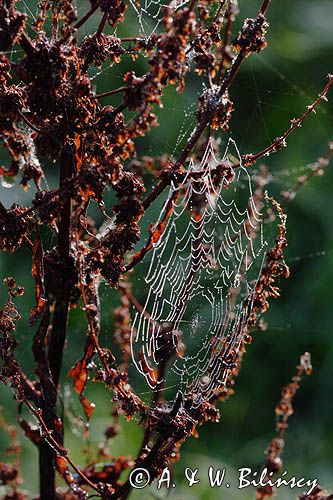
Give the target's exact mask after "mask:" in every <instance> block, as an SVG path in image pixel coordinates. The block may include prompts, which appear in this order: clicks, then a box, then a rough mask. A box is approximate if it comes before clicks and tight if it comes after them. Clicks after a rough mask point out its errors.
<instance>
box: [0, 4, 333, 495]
mask: <svg viewBox="0 0 333 500" xmlns="http://www.w3.org/2000/svg"><path fill="white" fill-rule="evenodd" d="M84 3H85V2H84ZM239 4H240V9H241V16H240V18H241V19H243V17H245V16H250V15H253V14H254V13H255V12H256V11H257V9H258V6H259V4H260V2H259V1H258V0H251V1H248V0H240V1H239ZM29 7H30V9H31V10H32V11H33V9H34V6H33V2H29ZM82 10H84V6H82ZM268 18H269V21H270V24H271V27H270V31H269V36H268V42H269V47H268V48H267V49H266V50H265V51H264V52H263V53H262V54H260V55H259V56H255V57H253V58H251V60H250V59H249V60H248V61H246V62H245V64H244V66H243V67H242V70H241V73H240V75H239V76H238V77H237V80H236V83H235V85H234V87H233V90H232V95H231V97H232V100H233V102H234V104H235V112H234V115H233V119H232V126H231V128H232V137H233V138H234V139H235V141H236V143H237V145H238V147H239V149H240V152H241V153H246V152H252V151H253V152H254V151H257V150H259V149H261V148H263V147H264V146H265V145H266V144H268V143H270V139H271V138H274V137H275V136H277V135H279V134H280V133H281V132H282V131H284V130H285V129H286V128H287V127H288V124H289V120H290V119H291V118H293V117H294V116H296V117H297V116H299V115H300V114H301V113H302V112H304V110H305V108H306V106H307V105H308V104H310V103H311V102H312V101H313V100H314V99H315V98H316V97H317V94H318V91H319V89H320V88H322V87H323V82H324V81H325V79H326V75H327V73H329V72H332V71H333V68H332V48H333V30H332V19H333V3H332V0H320V1H316V2H312V1H310V0H294V1H293V2H287V1H283V0H273V1H272V5H271V8H270V11H269V15H268ZM93 22H94V20H93V19H92V20H91V23H93ZM134 23H135V19H134V18H133V24H134ZM90 28H91V26H90ZM87 29H89V26H88V27H87ZM127 30H128V25H127ZM122 34H123V33H122ZM126 34H127V35H131V34H132V35H133V34H134V33H126ZM130 67H131V60H130V58H128V61H127V67H126V68H125V67H124V70H125V69H129V68H130ZM143 69H144V67H143ZM110 84H111V85H112V87H114V88H116V87H117V86H119V84H121V75H119V74H114V73H113V72H112V69H111V70H106V71H104V72H103V73H102V74H101V75H99V76H98V77H96V85H98V89H99V90H100V91H103V90H105V89H107V88H110ZM329 97H331V100H332V97H333V96H332V92H331V94H330V95H329ZM196 99H197V91H196V81H195V78H194V79H193V82H192V84H191V85H190V86H189V87H188V89H187V90H186V93H185V94H184V95H182V96H178V95H176V93H175V91H174V89H172V88H171V89H170V91H169V92H168V93H167V97H166V98H165V99H164V103H163V104H164V109H163V110H161V111H160V112H159V121H160V124H161V125H160V127H159V128H158V129H155V130H153V132H152V134H151V135H148V136H147V138H145V139H144V140H142V141H141V142H142V144H141V151H142V154H147V155H149V154H152V153H154V154H156V153H159V154H164V153H166V154H168V153H170V151H171V150H172V149H173V146H174V144H175V142H176V140H177V135H178V133H179V129H180V125H181V123H182V121H183V118H184V110H186V109H188V108H189V106H190V105H194V106H195V103H196ZM112 102H115V100H113V101H112ZM194 109H195V108H194ZM332 118H333V108H332V105H331V104H330V103H329V104H328V105H324V106H321V107H320V108H319V110H318V112H317V114H316V115H315V116H311V117H310V118H309V119H308V120H307V121H306V122H305V123H304V125H303V127H302V129H300V130H299V131H298V133H297V134H295V135H293V137H292V138H291V139H290V140H289V147H288V148H287V149H286V150H283V151H282V152H281V153H279V154H278V155H276V156H275V157H270V158H267V162H266V164H267V166H268V168H269V172H270V173H271V174H272V176H273V182H272V188H271V189H272V190H273V191H275V192H277V191H283V190H285V189H286V188H287V187H289V186H291V185H292V184H293V183H294V181H295V179H296V177H297V176H298V175H301V174H302V173H304V172H305V170H304V171H303V169H302V168H301V167H304V166H306V165H308V164H309V163H312V162H314V161H315V160H316V159H317V158H318V157H319V156H321V155H323V154H324V153H325V152H326V150H327V148H328V142H329V141H330V140H333V121H332ZM1 154H2V152H1V151H0V155H1ZM0 160H1V162H2V163H3V162H5V161H6V158H3V157H1V156H0ZM47 168H48V170H49V172H50V173H51V175H52V169H53V168H54V167H53V166H52V165H49V166H48V167H47ZM332 192H333V165H332V166H329V167H328V168H327V170H326V171H325V175H324V176H323V177H315V178H314V179H313V180H312V181H311V183H310V184H309V185H307V186H306V187H305V188H303V189H302V190H301V192H300V193H299V194H298V195H297V197H296V199H295V200H294V201H293V202H292V203H290V204H289V206H288V208H287V212H288V224H287V229H288V240H289V247H288V249H287V257H288V259H289V262H288V264H289V265H290V268H291V277H290V279H289V280H287V281H286V282H284V283H282V284H281V285H282V296H281V298H280V299H279V300H277V301H274V303H272V304H271V307H270V310H269V311H268V313H267V314H266V316H265V320H266V321H267V322H268V328H267V330H266V331H265V332H257V333H255V335H254V341H253V343H252V345H251V346H250V347H249V348H248V353H247V355H246V357H245V360H244V365H243V369H242V372H241V375H240V377H239V378H238V380H237V384H236V393H235V395H234V396H233V397H232V398H231V399H230V400H229V401H228V402H227V403H226V404H225V405H224V406H223V408H222V418H221V422H220V424H218V425H212V424H210V425H207V426H206V427H204V428H203V429H202V430H201V432H200V439H199V440H196V439H194V438H191V439H189V440H188V441H187V442H186V444H185V445H184V448H183V453H182V460H181V463H180V464H178V465H177V466H176V482H177V488H176V489H175V491H174V492H172V496H173V497H174V498H182V499H190V498H191V499H192V498H200V499H203V500H206V499H217V498H223V499H226V500H229V499H230V500H231V499H233V498H244V499H246V498H253V491H250V490H247V492H246V493H245V492H244V491H243V492H237V491H235V489H230V490H228V491H225V490H223V492H222V491H220V490H219V491H216V490H211V489H208V483H207V480H205V479H204V476H205V475H206V471H207V468H208V466H209V465H214V466H215V467H216V466H219V467H223V466H226V467H227V468H228V471H230V474H231V475H232V474H235V472H234V471H235V470H236V471H237V469H238V468H239V467H244V466H247V467H259V466H260V464H261V463H262V461H263V459H264V454H263V452H264V449H265V447H266V446H267V444H268V442H269V440H270V438H271V437H272V435H273V433H274V407H275V404H276V403H277V401H278V399H279V395H280V390H281V387H282V386H283V385H285V384H286V383H288V382H289V380H290V379H291V377H292V375H293V374H294V371H295V365H296V364H297V362H298V359H299V355H300V354H301V353H302V352H304V351H310V352H311V353H312V360H313V365H314V373H313V375H312V376H311V377H310V378H309V379H307V380H305V381H304V383H303V385H302V390H301V391H300V393H299V394H298V395H297V397H296V400H295V410H296V414H295V416H294V417H292V419H291V420H290V429H289V430H288V433H287V446H286V450H285V455H284V459H285V466H286V469H287V470H288V471H289V472H290V474H292V475H299V476H305V477H309V478H313V477H317V478H318V479H319V481H320V484H321V485H322V486H324V487H326V488H332V485H333V479H332V478H333V452H332V443H333V426H332V421H333V405H332V389H333V387H332V385H333V384H332V366H333V342H332V291H331V290H332V279H333V265H332V264H333V224H332V220H333V203H332ZM0 196H1V201H2V202H3V203H4V204H5V205H6V206H9V205H10V204H12V203H13V202H19V203H21V204H24V200H25V199H26V200H27V199H28V198H30V196H31V195H30V193H29V192H28V193H25V192H23V191H22V190H21V189H20V188H18V187H16V186H13V187H12V188H11V189H8V188H6V187H1V188H0ZM111 204H112V199H111V195H110V205H111ZM157 210H158V209H157V208H156V209H155V212H154V210H151V212H150V214H151V220H150V221H146V224H147V226H148V222H152V221H153V220H154V218H155V217H156V213H157ZM50 244H52V242H51V241H50ZM137 273H139V274H140V269H138V270H137ZM139 274H138V276H139ZM9 275H11V276H14V277H15V279H16V281H17V282H18V283H19V284H20V285H23V286H24V287H25V289H26V293H25V296H24V297H23V298H22V299H20V300H19V307H20V311H21V313H22V320H21V321H20V324H19V330H18V338H19V341H20V347H19V352H20V361H21V362H22V364H23V367H24V369H25V371H26V372H27V374H28V375H29V373H31V366H32V359H31V354H30V347H31V340H32V336H33V333H34V331H33V328H28V326H27V318H28V311H29V308H31V307H32V306H33V300H34V297H33V293H32V290H33V286H32V278H31V276H30V269H29V259H28V258H27V255H26V250H24V249H22V250H21V251H20V252H18V253H16V254H14V255H2V256H1V258H0V277H1V279H3V278H5V277H6V276H9ZM0 294H1V303H3V301H4V300H5V295H4V289H1V291H0ZM117 303H118V296H117V293H116V291H114V290H110V289H108V288H106V287H105V288H104V289H103V294H102V310H103V311H104V316H103V329H102V330H103V336H104V338H103V341H104V342H105V343H110V342H112V329H113V316H112V310H113V308H114V307H115V306H116V305H117ZM84 322H85V319H84V316H83V314H82V313H81V312H80V311H79V310H76V311H74V312H73V313H72V316H71V322H70V329H69V335H70V348H69V349H67V351H66V356H65V371H66V370H67V369H68V368H69V367H70V366H71V364H72V362H73V361H74V360H76V359H77V358H78V357H79V356H80V353H81V346H82V343H83V338H84V335H85V329H84V324H85V323H84ZM102 343H103V342H102ZM137 377H139V375H137ZM142 390H145V388H144V386H142ZM65 392H66V393H69V394H70V391H69V387H68V388H66V387H65ZM105 396H106V395H105V392H104V391H103V390H101V388H100V387H99V386H98V385H97V384H95V385H91V386H90V387H89V389H88V397H89V398H90V399H91V400H92V401H95V402H96V403H97V410H96V412H95V414H94V417H93V420H92V424H91V433H90V438H89V440H88V441H87V442H86V443H85V445H84V447H85V448H86V449H89V444H90V443H91V442H93V443H98V442H99V441H100V440H101V437H102V432H103V429H104V428H105V427H106V425H107V423H108V422H109V421H110V412H111V404H110V402H109V400H110V397H111V395H110V396H109V397H105ZM0 401H1V405H2V406H3V413H4V416H5V417H6V419H7V421H8V422H10V423H12V422H13V421H14V420H15V418H16V405H15V404H14V403H13V401H12V395H11V391H10V389H9V388H4V387H2V386H1V387H0ZM65 404H66V405H67V406H68V408H69V409H70V412H72V413H73V414H74V415H75V414H76V415H79V414H80V413H81V408H80V405H79V403H78V402H77V401H76V400H75V396H73V397H72V396H67V397H65ZM67 427H68V428H67V433H66V443H65V445H66V446H67V447H69V448H71V449H72V451H73V456H74V459H76V458H77V459H78V460H77V461H80V460H81V462H83V461H85V460H86V458H85V455H84V452H83V450H82V448H83V446H82V444H83V442H82V438H81V437H79V436H77V435H76V433H75V425H71V423H70V421H68V426H67ZM138 432H139V431H138V428H137V426H136V425H135V422H134V423H126V422H124V423H123V432H121V433H120V434H119V436H117V437H116V438H115V439H114V440H113V441H112V442H111V447H112V451H113V450H114V453H115V455H116V454H119V453H120V454H124V455H127V454H131V453H133V454H135V453H136V451H137V448H138V446H139V442H140V435H138ZM6 443H7V437H6V435H5V434H4V433H3V432H2V431H1V430H0V455H1V456H0V460H1V459H4V458H5V448H6ZM22 445H23V454H22V471H23V477H24V479H25V486H24V487H25V488H26V489H27V490H29V491H32V492H36V491H37V483H38V478H37V476H36V467H35V463H36V461H37V450H35V449H34V448H33V447H32V445H31V444H29V443H28V442H27V441H26V440H24V439H23V440H22ZM185 466H188V467H199V469H200V470H201V471H202V476H203V480H202V482H201V483H200V484H199V485H197V486H195V487H193V488H192V489H191V490H189V489H188V488H186V484H185V483H184V480H183V474H182V473H183V469H184V467H185ZM177 479H178V480H177ZM230 482H232V480H231V481H230ZM0 489H1V488H0ZM296 493H300V492H295V491H294V492H290V491H289V490H284V489H280V492H279V496H278V498H280V499H281V500H284V499H285V500H287V499H289V498H295V496H296ZM146 494H147V493H145V495H146ZM136 495H137V496H138V498H139V494H138V493H135V494H134V495H133V497H134V498H135V497H136ZM140 495H141V496H142V493H140ZM147 495H148V494H147ZM159 495H161V494H160V493H159Z"/></svg>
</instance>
